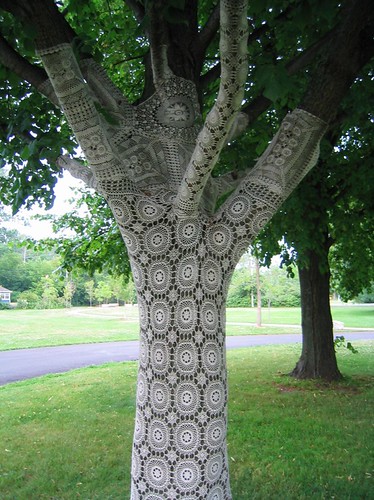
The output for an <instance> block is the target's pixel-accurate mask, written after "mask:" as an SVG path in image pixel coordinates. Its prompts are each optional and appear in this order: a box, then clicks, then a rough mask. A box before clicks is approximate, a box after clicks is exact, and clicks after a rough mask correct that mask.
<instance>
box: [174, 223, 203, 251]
mask: <svg viewBox="0 0 374 500" xmlns="http://www.w3.org/2000/svg"><path fill="white" fill-rule="evenodd" d="M200 232H201V227H200V223H199V221H197V220H196V219H186V220H183V221H180V222H179V223H178V224H177V237H178V243H179V244H180V245H182V246H184V247H190V246H192V245H195V244H197V243H198V242H199V239H200Z"/></svg>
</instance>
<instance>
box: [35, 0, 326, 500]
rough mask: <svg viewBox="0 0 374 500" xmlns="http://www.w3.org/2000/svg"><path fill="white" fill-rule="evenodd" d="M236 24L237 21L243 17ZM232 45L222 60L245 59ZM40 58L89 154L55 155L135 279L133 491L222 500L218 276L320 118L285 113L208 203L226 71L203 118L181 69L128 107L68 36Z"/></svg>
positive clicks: (310, 153)
mask: <svg viewBox="0 0 374 500" xmlns="http://www.w3.org/2000/svg"><path fill="white" fill-rule="evenodd" d="M226 3H228V6H226V7H227V9H229V10H230V8H231V7H230V5H231V3H230V2H226ZM228 29H229V28H228ZM237 29H238V30H239V31H240V30H244V27H243V26H242V24H241V21H240V20H239V21H238V23H237ZM243 33H244V35H243ZM243 33H242V35H241V37H242V39H244V38H245V31H243ZM229 34H230V33H229ZM241 43H242V42H241ZM242 45H243V44H242ZM240 50H242V49H240ZM240 50H239V56H238V57H236V58H234V60H233V61H231V62H228V63H227V64H228V65H230V64H237V65H239V66H240V67H242V66H243V64H244V63H243V61H242V60H241V58H240V57H241V56H240ZM41 56H42V59H43V63H44V65H45V68H46V70H47V72H48V74H49V77H50V80H51V82H52V84H53V87H54V91H55V93H56V95H57V97H58V99H59V102H60V105H61V106H62V108H63V111H64V113H65V116H66V118H67V120H68V121H69V123H70V125H71V127H72V129H73V131H74V133H75V135H76V137H77V140H78V142H79V144H80V146H81V148H82V150H83V152H84V154H85V157H86V160H87V162H88V165H89V166H88V167H85V168H82V171H81V174H80V173H79V167H77V165H76V164H73V163H72V162H69V161H68V160H66V162H65V165H66V167H67V168H68V169H71V171H72V173H74V174H75V175H76V176H78V177H81V178H84V179H85V180H86V182H89V183H90V185H91V186H95V187H96V189H97V190H98V191H99V192H101V193H102V194H103V195H104V196H105V198H106V199H107V201H108V203H109V205H110V207H111V209H112V211H113V215H114V217H115V219H116V221H117V224H118V226H119V228H120V231H121V233H122V236H123V239H124V242H125V244H126V247H127V250H128V254H129V256H130V260H131V268H132V272H133V277H134V282H135V286H136V289H137V295H138V304H139V310H140V343H141V348H140V360H139V378H138V390H137V404H136V406H137V409H136V426H135V433H134V445H133V458H132V490H131V498H132V500H136V499H141V500H161V499H162V500H172V499H184V500H187V499H188V500H191V499H209V500H221V499H225V500H229V499H231V493H230V486H229V481H228V473H229V471H228V461H227V451H226V428H227V374H226V363H225V299H226V294H227V289H228V285H229V281H230V278H231V275H232V272H233V270H234V268H235V265H236V263H237V262H238V260H239V258H240V256H241V254H242V253H243V252H244V251H245V250H246V249H247V248H248V245H249V244H250V242H251V241H252V240H253V238H254V237H255V236H256V235H257V234H258V232H259V231H260V230H261V229H262V228H263V226H264V225H265V224H266V222H267V221H268V220H269V219H270V218H271V217H272V215H273V214H274V213H275V211H276V210H277V209H278V207H279V206H280V204H281V203H282V202H283V201H284V199H285V198H286V197H287V196H288V195H289V193H290V192H291V191H292V190H293V189H294V188H295V186H296V185H297V184H298V183H299V182H300V180H301V179H302V178H303V177H304V176H305V174H306V173H307V172H308V171H309V170H310V168H311V167H312V166H313V165H314V163H315V162H316V160H317V157H318V145H319V140H320V138H321V136H322V135H323V133H324V130H325V124H324V123H323V122H321V121H320V120H319V119H318V118H316V117H314V116H312V115H310V114H309V113H306V112H305V111H303V110H300V109H298V110H295V111H294V112H293V113H291V114H289V115H287V116H286V118H285V119H284V121H283V123H282V125H281V127H280V130H279V132H278V134H277V135H276V136H275V138H274V140H273V141H272V142H271V144H270V145H269V147H268V149H267V150H266V152H265V153H264V154H263V155H262V157H261V158H260V159H259V161H258V162H257V164H256V166H255V167H254V168H253V169H252V170H251V171H250V172H249V174H248V175H246V177H244V178H243V179H242V180H241V182H240V184H239V186H238V187H237V189H236V190H235V191H234V193H233V194H232V195H231V196H230V197H229V198H228V200H227V201H226V202H225V203H224V204H223V205H222V206H221V208H220V209H219V210H218V212H216V213H214V214H209V213H206V210H205V208H204V206H203V203H202V201H201V198H200V194H201V192H202V190H203V188H204V186H205V185H206V183H207V179H208V176H209V173H210V170H211V168H212V163H214V161H215V157H216V156H217V155H218V152H219V148H220V146H219V144H221V143H222V141H224V138H225V136H226V135H225V134H223V133H222V130H221V126H220V123H221V121H224V120H229V119H230V117H229V116H227V110H228V109H231V108H230V106H232V101H235V102H234V107H236V108H237V107H238V106H239V105H240V102H241V101H239V98H238V96H240V95H241V94H240V89H239V90H238V88H237V87H235V78H234V74H233V76H232V78H231V80H230V78H229V79H228V80H227V81H228V82H231V83H228V84H227V85H226V87H225V89H224V93H223V94H221V96H220V98H219V100H218V107H216V108H214V110H213V112H212V114H211V116H210V118H209V119H208V121H207V123H206V124H205V126H204V127H203V128H202V123H201V117H200V114H199V106H198V100H197V95H196V90H195V88H194V85H193V84H192V83H191V82H189V81H187V80H184V79H182V78H177V77H174V76H171V77H170V78H168V79H167V80H164V81H163V82H160V84H159V85H158V87H157V91H156V93H155V95H154V96H152V97H151V98H150V99H148V100H147V101H145V102H143V103H142V104H140V105H139V106H137V107H134V106H131V105H130V104H128V103H127V102H126V101H125V99H124V98H123V96H122V95H121V94H120V92H119V90H118V89H116V87H114V85H113V84H112V83H111V82H110V80H109V79H108V78H107V77H106V75H105V74H104V73H103V72H102V70H101V69H100V68H98V67H97V66H96V65H95V64H94V63H93V62H85V64H84V65H83V66H82V68H80V67H79V66H78V63H77V62H76V59H75V57H74V54H73V51H72V50H71V47H70V46H69V45H61V46H58V47H54V48H52V49H48V50H47V51H42V52H41ZM238 58H239V59H238ZM83 73H84V74H85V76H83ZM230 96H231V97H230ZM229 97H230V98H229ZM228 103H229V104H228ZM226 106H227V108H226ZM103 109H104V111H103ZM217 110H218V111H217ZM201 179H204V180H203V181H201ZM193 194H196V196H193Z"/></svg>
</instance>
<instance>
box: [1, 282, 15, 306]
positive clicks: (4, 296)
mask: <svg viewBox="0 0 374 500" xmlns="http://www.w3.org/2000/svg"><path fill="white" fill-rule="evenodd" d="M11 293H12V292H11V291H10V290H8V289H7V288H4V287H3V286H0V302H2V303H3V304H10V294H11Z"/></svg>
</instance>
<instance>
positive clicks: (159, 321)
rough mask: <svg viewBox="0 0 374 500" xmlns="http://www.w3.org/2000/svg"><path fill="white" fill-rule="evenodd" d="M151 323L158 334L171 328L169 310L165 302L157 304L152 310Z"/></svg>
mask: <svg viewBox="0 0 374 500" xmlns="http://www.w3.org/2000/svg"><path fill="white" fill-rule="evenodd" d="M151 321H152V325H153V327H154V329H155V330H156V331H157V332H164V331H165V330H166V329H167V328H168V326H169V310H168V308H167V305H166V304H165V303H164V302H155V303H154V304H153V306H152V309H151Z"/></svg>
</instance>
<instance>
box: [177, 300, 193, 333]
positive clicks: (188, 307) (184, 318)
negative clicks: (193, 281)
mask: <svg viewBox="0 0 374 500" xmlns="http://www.w3.org/2000/svg"><path fill="white" fill-rule="evenodd" d="M177 321H178V325H179V328H180V329H181V330H183V331H186V330H191V328H193V326H194V324H195V321H196V306H195V303H194V301H193V300H182V301H181V302H180V304H179V305H178V309H177Z"/></svg>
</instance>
